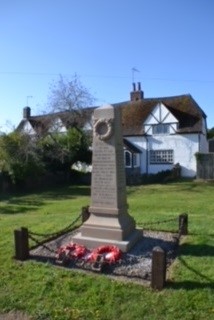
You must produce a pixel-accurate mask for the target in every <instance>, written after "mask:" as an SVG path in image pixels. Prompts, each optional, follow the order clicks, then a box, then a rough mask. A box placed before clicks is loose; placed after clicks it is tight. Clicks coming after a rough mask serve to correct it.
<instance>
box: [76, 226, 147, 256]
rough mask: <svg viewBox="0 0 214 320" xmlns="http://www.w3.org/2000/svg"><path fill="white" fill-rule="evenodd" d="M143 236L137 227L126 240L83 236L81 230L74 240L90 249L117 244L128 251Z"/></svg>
mask: <svg viewBox="0 0 214 320" xmlns="http://www.w3.org/2000/svg"><path fill="white" fill-rule="evenodd" d="M141 238H142V231H140V230H137V229H135V230H134V231H133V232H132V233H131V234H130V235H129V236H128V237H127V238H126V239H125V240H115V239H114V240H113V239H105V238H95V237H87V236H83V235H82V233H81V232H79V233H77V234H76V235H75V236H74V237H73V241H74V242H76V243H79V244H82V245H84V246H85V247H87V248H88V249H94V248H96V247H98V246H101V245H114V246H117V247H118V248H119V249H120V250H121V251H122V252H128V251H129V250H130V249H131V248H132V247H133V246H134V245H135V243H137V241H138V240H139V239H141Z"/></svg>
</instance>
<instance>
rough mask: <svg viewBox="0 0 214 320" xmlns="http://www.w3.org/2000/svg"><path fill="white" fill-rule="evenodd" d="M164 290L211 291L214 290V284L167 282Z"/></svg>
mask: <svg viewBox="0 0 214 320" xmlns="http://www.w3.org/2000/svg"><path fill="white" fill-rule="evenodd" d="M166 289H174V290H179V289H185V290H196V289H212V290H214V282H196V281H181V282H168V283H167V285H166Z"/></svg>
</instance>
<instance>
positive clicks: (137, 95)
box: [130, 82, 144, 101]
mask: <svg viewBox="0 0 214 320" xmlns="http://www.w3.org/2000/svg"><path fill="white" fill-rule="evenodd" d="M132 85H133V91H131V92H130V99H131V101H138V100H143V98H144V93H143V91H142V90H141V83H140V82H138V83H137V89H136V84H135V83H132Z"/></svg>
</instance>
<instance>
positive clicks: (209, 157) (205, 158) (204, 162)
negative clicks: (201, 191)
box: [196, 153, 214, 180]
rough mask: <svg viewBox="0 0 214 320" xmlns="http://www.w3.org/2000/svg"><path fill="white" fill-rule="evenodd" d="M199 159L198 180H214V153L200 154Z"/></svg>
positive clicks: (197, 157) (197, 156)
mask: <svg viewBox="0 0 214 320" xmlns="http://www.w3.org/2000/svg"><path fill="white" fill-rule="evenodd" d="M196 159H197V179H205V180H213V179H214V153H198V154H197V155H196Z"/></svg>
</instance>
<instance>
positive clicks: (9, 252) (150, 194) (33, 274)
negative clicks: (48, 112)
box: [0, 182, 214, 320]
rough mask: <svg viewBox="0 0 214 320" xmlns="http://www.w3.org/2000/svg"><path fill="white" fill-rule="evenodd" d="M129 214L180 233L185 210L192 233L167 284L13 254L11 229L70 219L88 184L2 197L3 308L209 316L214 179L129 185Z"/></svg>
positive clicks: (46, 226) (61, 316) (84, 200)
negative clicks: (156, 286)
mask: <svg viewBox="0 0 214 320" xmlns="http://www.w3.org/2000/svg"><path fill="white" fill-rule="evenodd" d="M127 194H128V203H129V212H130V214H131V215H133V216H134V218H135V219H136V222H137V224H138V225H140V226H145V228H150V226H149V225H148V223H154V224H152V225H151V228H152V229H157V230H170V231H177V229H178V223H177V221H176V220H174V221H172V222H169V223H160V224H156V223H155V222H158V221H164V220H167V219H171V218H175V219H176V217H177V216H178V215H179V214H180V213H188V215H189V235H188V236H187V237H185V238H183V239H182V242H181V246H180V250H179V256H178V258H177V259H176V261H175V263H174V264H173V266H172V268H171V269H170V272H169V275H168V281H167V286H166V288H165V289H164V290H163V291H160V292H155V291H153V290H152V289H150V288H145V287H142V286H140V285H136V284H131V283H123V282H117V281H113V280H110V279H108V278H106V277H105V276H102V275H101V276H99V277H97V276H95V275H87V274H83V273H80V272H73V271H70V270H64V269H62V268H56V267H54V266H51V265H49V264H48V263H47V264H42V263H36V262H33V261H30V260H28V261H26V262H24V263H21V262H18V261H15V260H14V259H12V257H13V255H14V237H13V231H14V229H17V228H20V227H23V226H26V227H28V228H29V229H30V230H31V231H36V232H37V231H38V232H53V231H57V230H60V229H62V228H64V227H66V226H67V225H68V224H70V223H71V222H72V221H73V220H74V219H75V218H76V217H78V215H79V214H80V211H81V207H82V206H85V205H88V204H89V203H90V190H89V188H88V187H83V186H70V187H64V188H58V189H53V190H50V191H43V192H38V193H33V194H19V195H12V196H9V195H8V196H6V195H4V196H0V226H1V229H0V231H1V232H0V314H1V313H5V312H8V311H11V310H21V311H23V312H24V313H26V314H29V315H31V316H33V319H37V320H52V319H58V320H67V319H101V320H105V319H106V320H107V319H112V320H114V319H118V320H119V319H121V320H126V319H129V320H132V319H134V320H135V319H148V320H161V319H164V320H169V319H170V320H174V319H185V320H187V319H188V320H190V319H192V320H193V319H198V320H201V319H214V201H213V200H214V184H211V183H197V182H179V183H170V184H164V185H146V186H138V187H128V188H127Z"/></svg>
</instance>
